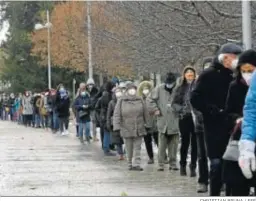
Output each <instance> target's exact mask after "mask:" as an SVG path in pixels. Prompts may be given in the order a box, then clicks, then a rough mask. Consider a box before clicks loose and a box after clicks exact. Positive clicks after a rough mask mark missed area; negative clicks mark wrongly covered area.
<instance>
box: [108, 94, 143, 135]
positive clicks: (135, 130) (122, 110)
mask: <svg viewBox="0 0 256 201" xmlns="http://www.w3.org/2000/svg"><path fill="white" fill-rule="evenodd" d="M146 122H147V109H146V106H145V104H144V102H143V100H142V99H141V98H140V97H137V96H136V97H130V96H125V97H123V98H121V99H119V100H118V101H117V104H116V107H115V111H114V118H113V126H114V131H120V134H121V136H122V137H123V138H131V137H138V136H144V135H146V129H145V125H146Z"/></svg>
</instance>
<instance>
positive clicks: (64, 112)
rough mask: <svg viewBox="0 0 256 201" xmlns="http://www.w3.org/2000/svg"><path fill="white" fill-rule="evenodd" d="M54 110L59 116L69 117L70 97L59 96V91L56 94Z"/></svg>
mask: <svg viewBox="0 0 256 201" xmlns="http://www.w3.org/2000/svg"><path fill="white" fill-rule="evenodd" d="M55 103H56V111H57V112H58V116H59V117H69V115H70V111H69V109H70V99H69V97H66V98H63V99H62V98H61V97H60V95H59V93H58V94H57V96H56V102H55Z"/></svg>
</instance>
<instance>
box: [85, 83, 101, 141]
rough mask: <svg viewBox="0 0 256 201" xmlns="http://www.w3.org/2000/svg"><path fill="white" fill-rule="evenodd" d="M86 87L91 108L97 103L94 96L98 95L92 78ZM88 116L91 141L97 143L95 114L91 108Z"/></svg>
mask: <svg viewBox="0 0 256 201" xmlns="http://www.w3.org/2000/svg"><path fill="white" fill-rule="evenodd" d="M86 85H87V86H86V88H87V91H88V93H89V94H90V99H91V103H92V106H94V105H95V104H96V102H97V99H96V95H97V94H98V92H99V90H98V89H97V87H96V86H95V83H94V80H93V79H92V78H89V79H88V80H87V84H86ZM90 115H91V133H92V135H93V141H99V139H98V138H97V136H96V134H97V133H96V114H95V110H94V109H93V108H92V110H91V112H90Z"/></svg>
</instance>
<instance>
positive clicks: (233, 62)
mask: <svg viewBox="0 0 256 201" xmlns="http://www.w3.org/2000/svg"><path fill="white" fill-rule="evenodd" d="M237 64H238V59H234V60H233V61H232V63H231V68H232V69H236V67H237Z"/></svg>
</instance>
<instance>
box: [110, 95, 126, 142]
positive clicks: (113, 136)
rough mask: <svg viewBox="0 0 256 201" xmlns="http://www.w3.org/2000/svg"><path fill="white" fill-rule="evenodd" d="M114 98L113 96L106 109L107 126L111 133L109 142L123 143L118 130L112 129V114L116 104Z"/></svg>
mask: <svg viewBox="0 0 256 201" xmlns="http://www.w3.org/2000/svg"><path fill="white" fill-rule="evenodd" d="M116 102H117V100H116V98H113V99H112V100H111V101H110V103H109V104H108V111H107V127H108V129H109V130H110V134H111V143H112V144H123V139H122V138H121V135H120V131H113V115H114V110H115V106H116Z"/></svg>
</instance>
